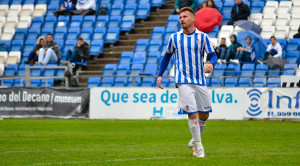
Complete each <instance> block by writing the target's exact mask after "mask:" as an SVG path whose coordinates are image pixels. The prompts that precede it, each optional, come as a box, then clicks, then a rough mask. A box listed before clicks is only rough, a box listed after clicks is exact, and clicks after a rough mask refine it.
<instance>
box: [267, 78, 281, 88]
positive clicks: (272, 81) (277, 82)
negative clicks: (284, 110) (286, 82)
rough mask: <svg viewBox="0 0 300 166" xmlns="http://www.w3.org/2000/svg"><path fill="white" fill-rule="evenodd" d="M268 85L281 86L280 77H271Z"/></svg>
mask: <svg viewBox="0 0 300 166" xmlns="http://www.w3.org/2000/svg"><path fill="white" fill-rule="evenodd" d="M267 87H280V78H278V77H275V78H273V77H270V78H269V79H268V82H267Z"/></svg>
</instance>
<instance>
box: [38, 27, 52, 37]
mask: <svg viewBox="0 0 300 166" xmlns="http://www.w3.org/2000/svg"><path fill="white" fill-rule="evenodd" d="M53 32H54V29H53V28H47V27H45V28H43V30H42V34H41V36H45V37H46V36H47V34H49V33H50V34H53Z"/></svg>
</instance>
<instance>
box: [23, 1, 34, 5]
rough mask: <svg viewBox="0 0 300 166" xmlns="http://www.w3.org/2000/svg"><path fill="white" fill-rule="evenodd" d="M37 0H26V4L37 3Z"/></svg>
mask: <svg viewBox="0 0 300 166" xmlns="http://www.w3.org/2000/svg"><path fill="white" fill-rule="evenodd" d="M35 2H36V0H25V1H24V5H28V4H35Z"/></svg>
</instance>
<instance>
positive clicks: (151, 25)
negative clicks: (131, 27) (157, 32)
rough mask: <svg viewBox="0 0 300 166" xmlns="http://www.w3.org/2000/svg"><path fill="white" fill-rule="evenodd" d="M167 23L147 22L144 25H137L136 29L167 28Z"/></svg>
mask: <svg viewBox="0 0 300 166" xmlns="http://www.w3.org/2000/svg"><path fill="white" fill-rule="evenodd" d="M166 23H167V21H146V22H144V23H137V24H135V25H136V28H138V27H149V28H150V27H152V28H154V27H158V26H161V27H164V26H166Z"/></svg>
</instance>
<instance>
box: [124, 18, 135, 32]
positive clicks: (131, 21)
mask: <svg viewBox="0 0 300 166" xmlns="http://www.w3.org/2000/svg"><path fill="white" fill-rule="evenodd" d="M134 25H135V16H124V17H123V20H122V23H121V31H131V29H133V28H134Z"/></svg>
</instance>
